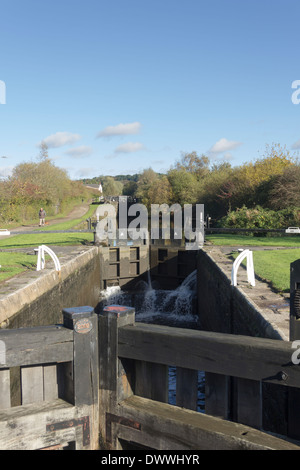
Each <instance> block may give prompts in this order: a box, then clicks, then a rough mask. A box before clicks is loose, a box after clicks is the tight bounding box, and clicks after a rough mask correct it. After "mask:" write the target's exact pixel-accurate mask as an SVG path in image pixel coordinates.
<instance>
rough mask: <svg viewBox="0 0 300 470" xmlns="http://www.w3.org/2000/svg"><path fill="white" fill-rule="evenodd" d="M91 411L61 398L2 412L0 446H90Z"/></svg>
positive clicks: (9, 448) (34, 448)
mask: <svg viewBox="0 0 300 470" xmlns="http://www.w3.org/2000/svg"><path fill="white" fill-rule="evenodd" d="M90 413H91V407H89V406H87V405H85V406H82V407H75V406H72V405H71V404H69V403H66V402H64V401H63V400H59V399H58V400H55V401H53V402H43V403H40V404H37V403H35V404H30V405H25V406H17V407H13V408H10V409H9V410H5V411H4V410H3V411H0V448H1V450H36V449H43V448H46V447H51V446H57V445H59V446H66V445H68V444H69V443H70V442H73V441H76V449H81V448H86V449H89V448H91V445H92V436H89V435H88V431H89V430H90V428H91V426H90V425H91V423H90V419H89V415H90ZM84 425H85V426H84ZM87 426H88V427H87ZM84 433H85V436H84Z"/></svg>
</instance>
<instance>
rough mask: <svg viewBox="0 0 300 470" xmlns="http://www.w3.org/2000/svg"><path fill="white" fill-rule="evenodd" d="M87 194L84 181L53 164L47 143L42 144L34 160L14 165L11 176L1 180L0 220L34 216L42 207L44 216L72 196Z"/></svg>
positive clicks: (4, 221) (21, 220)
mask: <svg viewBox="0 0 300 470" xmlns="http://www.w3.org/2000/svg"><path fill="white" fill-rule="evenodd" d="M86 196H87V190H86V189H85V187H84V185H83V184H82V183H81V182H79V181H76V182H75V181H71V180H70V179H69V177H68V175H67V172H66V171H65V170H63V169H61V168H58V167H57V166H55V165H54V163H53V162H52V161H51V159H50V158H49V156H48V149H47V146H46V145H45V144H41V147H40V154H39V156H38V159H37V161H36V162H33V161H32V162H24V163H21V164H19V165H17V166H16V167H15V168H14V169H13V171H12V174H11V176H9V177H8V178H7V179H5V180H3V181H0V222H2V223H9V222H23V221H26V220H27V221H28V220H34V219H36V218H37V217H38V212H39V209H40V208H41V207H43V208H44V209H45V210H46V213H47V216H51V215H56V214H57V213H59V212H63V210H64V209H65V208H66V207H68V206H69V205H70V203H71V202H72V201H74V199H79V198H80V200H81V199H82V198H83V197H86Z"/></svg>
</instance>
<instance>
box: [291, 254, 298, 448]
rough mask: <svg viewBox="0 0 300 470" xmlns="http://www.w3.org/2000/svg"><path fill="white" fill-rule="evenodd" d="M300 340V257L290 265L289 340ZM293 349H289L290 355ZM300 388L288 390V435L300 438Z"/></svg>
mask: <svg viewBox="0 0 300 470" xmlns="http://www.w3.org/2000/svg"><path fill="white" fill-rule="evenodd" d="M295 340H300V259H298V260H296V261H294V262H293V263H291V265H290V341H295ZM292 353H293V350H292V351H291V356H292ZM299 400H300V390H299V389H298V388H292V387H290V388H289V390H288V435H289V436H290V437H292V438H295V439H300V429H299V422H300V402H299Z"/></svg>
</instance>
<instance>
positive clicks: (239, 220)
mask: <svg viewBox="0 0 300 470" xmlns="http://www.w3.org/2000/svg"><path fill="white" fill-rule="evenodd" d="M88 183H89V184H91V183H93V184H97V185H98V184H99V183H101V184H102V187H103V192H104V195H107V196H117V195H121V194H122V195H127V196H132V197H134V198H136V199H137V200H138V201H139V202H140V203H142V204H144V205H146V206H147V208H148V209H150V206H151V204H163V203H164V204H168V205H172V204H175V203H178V204H180V205H181V206H183V205H184V204H197V203H199V204H204V206H205V213H206V215H207V214H209V215H210V216H211V218H212V220H213V223H214V225H218V226H223V227H231V226H234V227H240V228H248V227H250V228H252V227H260V228H282V227H286V226H294V225H296V226H300V191H299V189H300V164H299V161H298V159H297V157H296V156H295V155H290V153H289V151H288V150H287V149H286V148H285V147H282V146H281V145H280V144H272V145H270V146H268V145H267V146H266V148H265V151H264V154H263V155H262V156H261V157H260V158H258V159H256V160H255V161H250V162H247V163H244V164H242V165H239V166H232V165H231V164H230V162H228V161H222V162H216V161H211V160H210V159H209V157H208V156H206V155H198V154H197V152H190V153H182V155H181V157H180V158H179V159H178V160H177V161H175V163H174V164H173V165H172V167H171V168H170V169H169V170H168V171H167V172H166V173H164V174H162V173H157V172H155V171H154V170H153V169H152V168H146V169H144V170H143V171H142V172H141V173H137V174H134V175H118V176H114V177H113V176H101V175H100V176H97V177H94V178H91V179H83V180H79V181H72V180H70V179H69V177H68V175H67V172H66V171H65V170H63V169H61V168H58V167H56V166H55V165H54V163H53V162H52V161H51V159H50V158H49V156H48V149H47V146H46V145H45V144H42V145H41V147H40V154H39V156H38V159H37V161H36V162H25V163H21V164H19V165H17V166H16V167H15V168H14V169H13V172H12V175H11V176H10V177H9V178H7V179H6V180H3V181H0V222H5V223H6V222H11V221H24V220H32V219H35V218H36V217H37V213H38V210H39V208H40V207H44V208H45V210H46V212H47V215H48V216H50V215H55V214H57V213H58V212H62V211H63V210H64V209H65V208H66V206H68V205H69V204H70V201H73V200H74V199H75V198H82V197H88V193H87V190H86V189H85V185H86V184H88ZM97 194H99V193H98V192H97Z"/></svg>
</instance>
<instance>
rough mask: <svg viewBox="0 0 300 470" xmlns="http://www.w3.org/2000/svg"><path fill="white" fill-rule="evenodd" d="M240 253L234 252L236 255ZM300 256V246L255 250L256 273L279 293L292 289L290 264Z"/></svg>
mask: <svg viewBox="0 0 300 470" xmlns="http://www.w3.org/2000/svg"><path fill="white" fill-rule="evenodd" d="M237 255H238V254H234V257H236V256H237ZM299 258H300V248H299V249H294V250H289V249H286V250H266V251H253V264H254V271H255V274H256V275H258V276H259V277H260V278H261V279H262V280H264V281H266V282H267V283H268V284H269V285H270V286H271V287H272V288H273V289H275V290H276V291H277V292H279V293H288V292H289V291H290V264H291V263H292V262H293V261H295V260H297V259H299Z"/></svg>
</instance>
